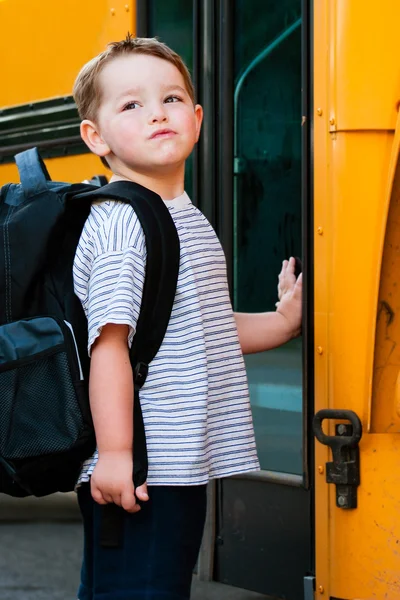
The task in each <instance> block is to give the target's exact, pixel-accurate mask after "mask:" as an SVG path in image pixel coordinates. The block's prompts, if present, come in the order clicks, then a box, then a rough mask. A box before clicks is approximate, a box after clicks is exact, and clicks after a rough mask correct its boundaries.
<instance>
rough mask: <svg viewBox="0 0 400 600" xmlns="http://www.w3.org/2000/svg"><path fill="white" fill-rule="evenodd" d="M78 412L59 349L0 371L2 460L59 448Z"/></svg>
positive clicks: (74, 431)
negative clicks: (54, 352)
mask: <svg viewBox="0 0 400 600" xmlns="http://www.w3.org/2000/svg"><path fill="white" fill-rule="evenodd" d="M81 428H82V416H81V411H80V408H79V404H78V400H77V396H76V392H75V388H74V385H73V383H72V379H71V373H70V369H69V365H68V358H67V355H66V353H65V352H64V351H60V352H58V353H56V354H52V355H47V356H45V357H41V358H39V359H38V360H36V361H30V362H29V363H27V364H25V365H24V364H21V363H20V364H19V365H18V366H17V367H16V368H15V369H10V370H7V371H3V372H2V373H0V454H1V455H2V456H4V457H5V458H7V459H10V460H11V459H17V458H28V457H34V456H42V455H46V454H50V453H55V452H63V451H65V450H68V449H69V448H71V446H73V445H74V443H75V442H76V440H77V438H78V436H79V432H80V430H81Z"/></svg>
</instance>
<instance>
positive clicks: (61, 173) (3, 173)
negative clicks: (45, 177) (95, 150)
mask: <svg viewBox="0 0 400 600" xmlns="http://www.w3.org/2000/svg"><path fill="white" fill-rule="evenodd" d="M45 163H46V166H47V169H48V171H49V174H50V177H51V178H52V179H53V180H54V181H68V182H70V183H77V182H79V181H83V180H84V179H90V178H91V177H93V176H94V175H106V176H107V177H108V178H110V176H111V172H110V171H109V170H108V169H106V168H105V167H104V166H103V165H102V163H101V162H100V159H99V158H98V157H97V156H95V155H94V154H82V155H78V156H66V157H63V158H49V159H46V160H45ZM8 182H12V183H18V182H19V176H18V171H17V167H16V166H15V164H10V165H3V166H0V186H2V185H3V184H4V183H8Z"/></svg>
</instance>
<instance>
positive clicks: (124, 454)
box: [90, 450, 149, 513]
mask: <svg viewBox="0 0 400 600" xmlns="http://www.w3.org/2000/svg"><path fill="white" fill-rule="evenodd" d="M90 485H91V492H92V497H93V499H94V500H95V501H96V502H97V503H98V504H110V503H114V504H117V505H118V506H122V508H123V509H124V510H126V511H127V512H130V513H135V512H138V511H139V510H140V505H139V504H138V502H137V499H138V500H141V501H146V500H148V499H149V496H148V494H147V484H146V483H144V484H143V485H141V486H139V487H138V488H137V489H136V491H135V487H134V485H133V459H132V450H122V451H121V450H118V451H104V452H99V460H98V462H97V464H96V466H95V468H94V471H93V475H92V477H91V483H90Z"/></svg>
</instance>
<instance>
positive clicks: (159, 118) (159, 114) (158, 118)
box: [149, 106, 167, 123]
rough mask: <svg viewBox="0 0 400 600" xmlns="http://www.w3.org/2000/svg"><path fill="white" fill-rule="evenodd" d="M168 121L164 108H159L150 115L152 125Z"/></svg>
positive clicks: (155, 108)
mask: <svg viewBox="0 0 400 600" xmlns="http://www.w3.org/2000/svg"><path fill="white" fill-rule="evenodd" d="M165 121H167V113H166V111H165V109H164V107H163V106H157V107H154V108H153V109H152V111H151V112H150V114H149V122H150V123H163V122H165Z"/></svg>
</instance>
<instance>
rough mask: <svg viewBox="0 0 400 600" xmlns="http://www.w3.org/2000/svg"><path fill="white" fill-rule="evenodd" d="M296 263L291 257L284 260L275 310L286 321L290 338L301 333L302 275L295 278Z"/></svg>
mask: <svg viewBox="0 0 400 600" xmlns="http://www.w3.org/2000/svg"><path fill="white" fill-rule="evenodd" d="M295 266H296V261H295V259H294V258H293V257H291V258H290V259H289V260H284V261H283V264H282V270H281V272H280V273H279V277H278V281H279V283H278V298H279V302H277V303H276V310H277V312H279V313H280V314H281V315H283V316H284V317H285V319H286V321H287V324H288V328H289V329H290V332H291V335H292V337H297V336H298V335H300V333H301V323H302V284H303V278H302V273H300V275H299V276H298V277H297V279H296V276H295Z"/></svg>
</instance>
